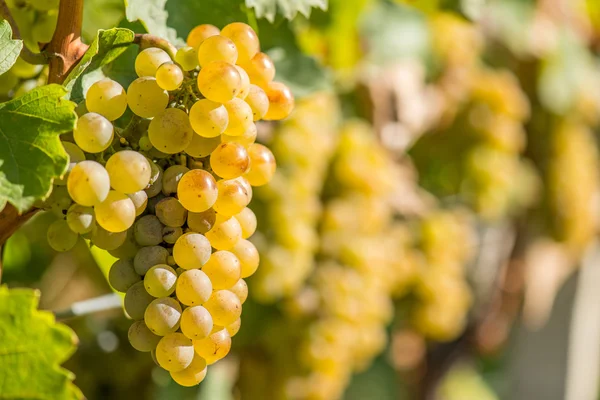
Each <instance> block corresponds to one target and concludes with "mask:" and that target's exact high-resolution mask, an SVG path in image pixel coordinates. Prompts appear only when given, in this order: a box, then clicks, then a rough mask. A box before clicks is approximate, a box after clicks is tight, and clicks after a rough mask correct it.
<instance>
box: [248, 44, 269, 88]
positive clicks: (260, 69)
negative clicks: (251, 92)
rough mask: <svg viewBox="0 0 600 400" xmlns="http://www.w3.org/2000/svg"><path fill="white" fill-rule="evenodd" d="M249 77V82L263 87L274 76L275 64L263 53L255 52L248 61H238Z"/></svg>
mask: <svg viewBox="0 0 600 400" xmlns="http://www.w3.org/2000/svg"><path fill="white" fill-rule="evenodd" d="M240 66H241V67H242V68H244V69H245V70H246V73H247V74H248V76H249V77H250V83H253V84H255V85H258V86H260V87H262V88H265V87H266V86H267V85H268V84H269V82H271V81H272V80H273V78H275V64H273V60H271V58H270V57H269V56H268V55H266V54H265V53H257V54H256V55H255V56H254V57H252V59H250V60H249V61H246V62H243V63H240Z"/></svg>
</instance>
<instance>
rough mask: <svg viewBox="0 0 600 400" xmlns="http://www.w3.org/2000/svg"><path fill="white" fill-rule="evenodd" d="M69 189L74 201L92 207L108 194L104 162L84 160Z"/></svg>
mask: <svg viewBox="0 0 600 400" xmlns="http://www.w3.org/2000/svg"><path fill="white" fill-rule="evenodd" d="M215 185H216V184H215ZM67 189H68V191H69V196H71V198H72V199H73V201H75V202H76V203H77V204H80V205H82V206H87V207H91V206H94V205H96V204H98V203H100V202H102V201H104V200H105V199H106V196H108V192H109V191H110V178H109V176H108V172H106V169H104V167H103V166H102V164H100V163H97V162H96V161H82V162H80V163H78V164H77V165H75V166H74V167H73V169H72V170H71V173H70V174H69V179H67Z"/></svg>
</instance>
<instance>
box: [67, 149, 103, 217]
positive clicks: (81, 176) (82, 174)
mask: <svg viewBox="0 0 600 400" xmlns="http://www.w3.org/2000/svg"><path fill="white" fill-rule="evenodd" d="M67 189H68V190H69V195H70V196H71V198H72V199H73V200H74V201H75V202H76V203H77V204H80V205H82V206H88V207H91V206H94V205H96V204H98V203H100V202H102V201H104V199H106V196H108V192H109V191H110V178H109V176H108V172H106V169H104V167H103V166H102V164H99V163H97V162H96V161H91V160H86V161H82V162H80V163H78V164H77V165H75V167H73V169H72V170H71V173H70V174H69V179H67Z"/></svg>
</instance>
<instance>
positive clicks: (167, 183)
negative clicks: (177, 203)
mask: <svg viewBox="0 0 600 400" xmlns="http://www.w3.org/2000/svg"><path fill="white" fill-rule="evenodd" d="M189 170H190V169H189V168H188V167H186V166H185V165H179V164H177V165H172V166H170V167H169V168H167V169H166V171H165V172H164V173H163V176H162V192H163V194H165V195H167V196H168V195H170V194H171V193H177V186H178V185H179V181H180V180H181V178H182V177H183V175H185V173H186V172H188V171H189Z"/></svg>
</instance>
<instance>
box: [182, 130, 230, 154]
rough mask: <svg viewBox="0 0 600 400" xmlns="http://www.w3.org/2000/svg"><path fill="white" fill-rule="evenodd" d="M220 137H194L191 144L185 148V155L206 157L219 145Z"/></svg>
mask: <svg viewBox="0 0 600 400" xmlns="http://www.w3.org/2000/svg"><path fill="white" fill-rule="evenodd" d="M221 139H222V137H219V136H216V137H214V138H206V137H202V136H200V135H194V136H193V137H192V142H191V143H190V144H189V145H188V147H186V148H185V153H186V154H188V155H190V156H192V157H198V158H202V157H206V156H208V155H210V153H212V152H213V150H214V149H216V148H217V146H218V145H219V144H221Z"/></svg>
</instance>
